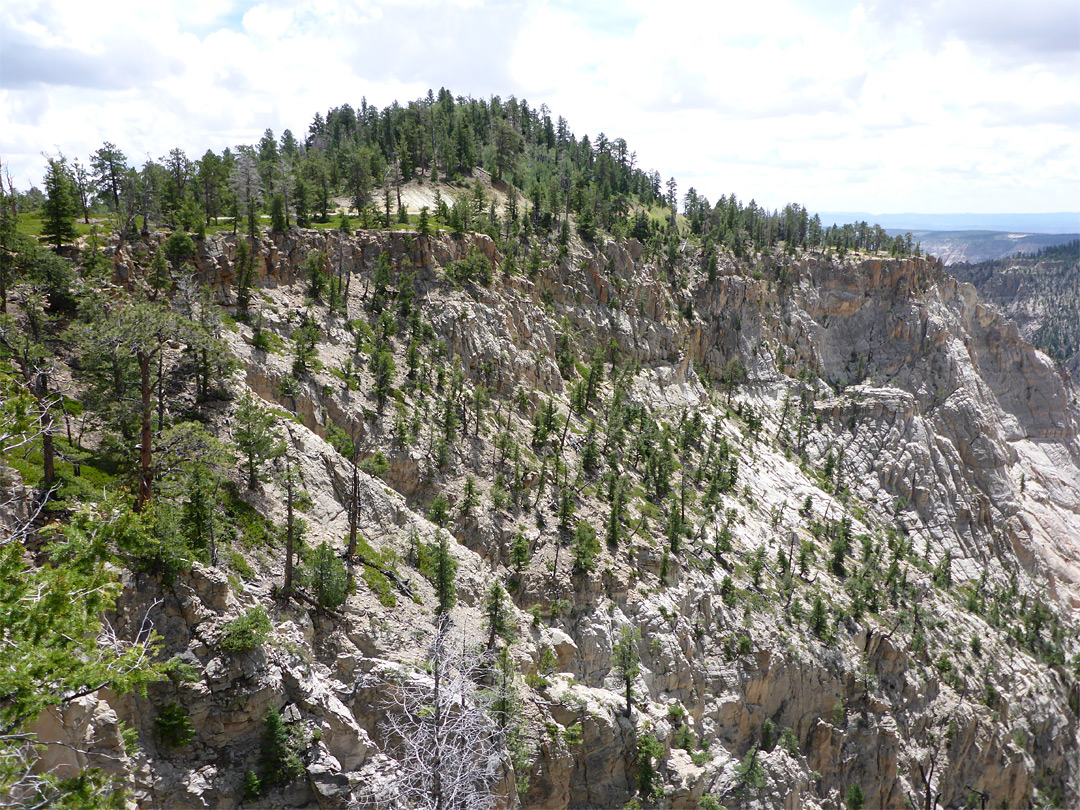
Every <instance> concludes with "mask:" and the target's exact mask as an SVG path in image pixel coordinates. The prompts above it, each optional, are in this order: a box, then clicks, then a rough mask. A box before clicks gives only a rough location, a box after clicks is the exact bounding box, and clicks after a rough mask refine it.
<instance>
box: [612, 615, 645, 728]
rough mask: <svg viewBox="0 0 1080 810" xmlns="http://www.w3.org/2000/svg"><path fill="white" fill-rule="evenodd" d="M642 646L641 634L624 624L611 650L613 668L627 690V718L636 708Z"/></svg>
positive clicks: (631, 626) (634, 628)
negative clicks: (635, 688)
mask: <svg viewBox="0 0 1080 810" xmlns="http://www.w3.org/2000/svg"><path fill="white" fill-rule="evenodd" d="M640 644H641V633H640V632H639V631H638V629H637V628H636V627H634V626H633V625H630V624H624V625H623V626H622V627H621V628H619V638H618V639H617V640H616V641H615V644H614V646H613V647H612V649H611V668H612V671H613V672H614V673H615V675H616V676H617V677H618V678H619V680H620V681H621V682H622V684H623V688H624V689H625V690H626V716H627V717H629V716H630V712H631V711H632V710H633V708H634V692H633V688H634V679H635V678H637V676H638V673H640V672H641V658H640V656H639V655H638V645H640Z"/></svg>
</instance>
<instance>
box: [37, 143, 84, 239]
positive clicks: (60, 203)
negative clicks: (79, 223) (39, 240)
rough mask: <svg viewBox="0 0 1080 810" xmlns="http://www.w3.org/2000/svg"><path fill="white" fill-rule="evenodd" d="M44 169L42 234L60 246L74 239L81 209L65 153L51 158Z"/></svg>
mask: <svg viewBox="0 0 1080 810" xmlns="http://www.w3.org/2000/svg"><path fill="white" fill-rule="evenodd" d="M48 160H49V165H48V168H47V169H46V171H45V180H44V184H45V202H44V204H43V205H42V207H41V236H42V237H43V238H44V239H46V240H48V241H50V242H52V243H53V245H54V246H55V247H57V248H59V247H60V246H62V245H63V244H64V243H65V242H71V241H73V240H74V239H75V237H76V235H77V231H76V230H75V217H76V216H77V215H78V208H77V206H76V203H75V193H74V190H73V189H72V181H71V174H70V172H69V171H68V167H67V161H66V160H65V159H64V158H63V156H61V157H59V158H49V159H48Z"/></svg>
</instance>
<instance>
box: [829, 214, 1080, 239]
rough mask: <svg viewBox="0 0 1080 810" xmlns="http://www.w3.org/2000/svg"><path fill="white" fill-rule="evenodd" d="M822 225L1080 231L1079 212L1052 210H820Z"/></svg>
mask: <svg viewBox="0 0 1080 810" xmlns="http://www.w3.org/2000/svg"><path fill="white" fill-rule="evenodd" d="M820 216H821V222H822V224H823V225H833V224H837V225H842V224H844V223H846V222H863V221H865V222H868V223H870V224H871V225H880V226H881V227H882V228H885V229H886V230H899V231H905V230H907V231H912V232H914V231H1004V232H1011V233H1055V234H1075V233H1077V232H1078V231H1080V212H1076V211H1064V212H1056V213H1049V214H867V213H865V212H858V211H856V212H850V211H830V212H821V213H820Z"/></svg>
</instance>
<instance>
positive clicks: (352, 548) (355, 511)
mask: <svg viewBox="0 0 1080 810" xmlns="http://www.w3.org/2000/svg"><path fill="white" fill-rule="evenodd" d="M356 462H357V458H356V453H355V452H354V453H353V458H352V504H351V505H350V508H349V550H348V551H347V552H346V556H347V557H348V559H349V562H352V559H353V556H354V555H355V554H356V523H357V518H358V517H359V512H360V471H359V470H358V469H357V466H356Z"/></svg>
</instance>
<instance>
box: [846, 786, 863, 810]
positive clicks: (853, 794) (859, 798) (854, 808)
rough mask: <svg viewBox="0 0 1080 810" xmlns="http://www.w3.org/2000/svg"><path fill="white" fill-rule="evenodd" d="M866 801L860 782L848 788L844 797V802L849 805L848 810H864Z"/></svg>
mask: <svg viewBox="0 0 1080 810" xmlns="http://www.w3.org/2000/svg"><path fill="white" fill-rule="evenodd" d="M865 803H866V800H865V799H864V798H863V792H862V788H861V787H860V786H859V784H858V783H856V784H854V785H852V786H851V787H849V788H848V791H847V795H846V796H845V797H844V804H845V805H847V808H848V810H862V806H863V804H865Z"/></svg>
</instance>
